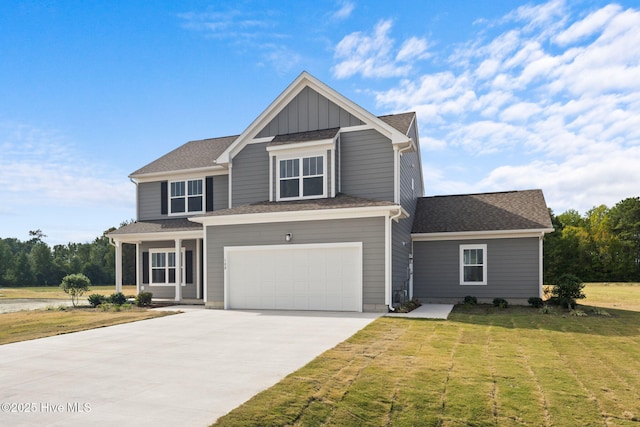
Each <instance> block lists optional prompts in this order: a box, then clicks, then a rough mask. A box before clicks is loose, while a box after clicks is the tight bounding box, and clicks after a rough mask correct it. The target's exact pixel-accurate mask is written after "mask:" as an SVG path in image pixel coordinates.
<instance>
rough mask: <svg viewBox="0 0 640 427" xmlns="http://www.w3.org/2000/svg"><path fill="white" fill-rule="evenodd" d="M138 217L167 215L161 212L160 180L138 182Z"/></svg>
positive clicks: (163, 216)
mask: <svg viewBox="0 0 640 427" xmlns="http://www.w3.org/2000/svg"><path fill="white" fill-rule="evenodd" d="M137 191H138V219H139V220H146V219H161V218H167V215H162V214H161V213H160V207H161V206H160V181H156V182H141V183H140V184H138V188H137Z"/></svg>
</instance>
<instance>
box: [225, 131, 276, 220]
mask: <svg viewBox="0 0 640 427" xmlns="http://www.w3.org/2000/svg"><path fill="white" fill-rule="evenodd" d="M231 185H232V187H233V189H232V197H233V200H232V207H236V206H241V205H248V204H251V203H256V202H263V201H265V200H269V154H268V153H267V143H266V142H265V143H260V144H248V145H246V146H245V147H244V148H243V149H242V151H240V152H239V153H238V154H237V155H236V156H235V157H234V158H233V166H232V169H231Z"/></svg>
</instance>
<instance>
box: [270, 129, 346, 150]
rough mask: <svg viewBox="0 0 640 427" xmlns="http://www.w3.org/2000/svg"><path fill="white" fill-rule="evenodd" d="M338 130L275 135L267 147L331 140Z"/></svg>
mask: <svg viewBox="0 0 640 427" xmlns="http://www.w3.org/2000/svg"><path fill="white" fill-rule="evenodd" d="M339 130H340V128H331V129H321V130H313V131H310V132H296V133H288V134H285V135H276V136H275V137H274V138H273V140H272V141H271V142H270V143H269V146H274V145H284V144H293V143H296V142H308V141H321V140H323V139H332V138H334V137H335V136H336V134H337V133H338V131H339Z"/></svg>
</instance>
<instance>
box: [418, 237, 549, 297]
mask: <svg viewBox="0 0 640 427" xmlns="http://www.w3.org/2000/svg"><path fill="white" fill-rule="evenodd" d="M464 244H486V245H487V267H488V269H487V285H460V245H464ZM413 265H414V277H413V293H414V296H415V297H416V298H419V299H421V300H423V301H429V300H438V299H449V300H462V299H463V298H464V297H465V296H466V295H472V296H475V297H477V298H483V299H493V298H497V297H500V298H505V299H507V300H509V299H511V300H514V299H519V300H525V301H526V300H527V299H528V298H530V297H537V296H538V294H539V280H540V279H539V239H538V238H537V237H530V238H512V239H487V240H464V241H461V240H454V241H441V242H414V243H413Z"/></svg>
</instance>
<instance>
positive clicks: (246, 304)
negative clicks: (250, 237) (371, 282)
mask: <svg viewBox="0 0 640 427" xmlns="http://www.w3.org/2000/svg"><path fill="white" fill-rule="evenodd" d="M225 257H226V261H227V272H226V276H225V281H226V282H225V292H226V296H227V298H226V306H227V308H245V309H287V310H332V311H333V310H340V311H361V310H362V244H361V243H350V244H326V245H286V246H280V245H278V246H260V247H250V248H246V247H245V248H243V247H234V248H225Z"/></svg>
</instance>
